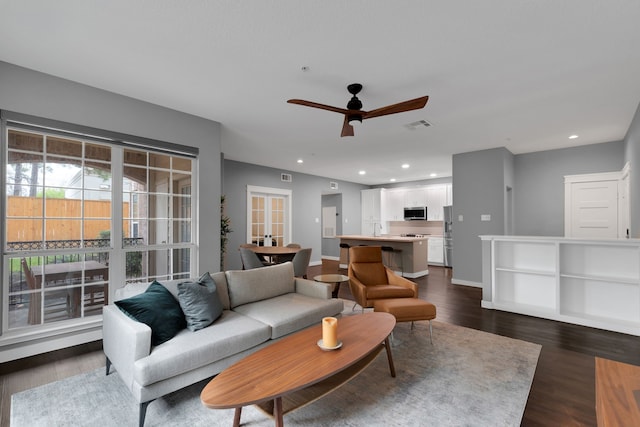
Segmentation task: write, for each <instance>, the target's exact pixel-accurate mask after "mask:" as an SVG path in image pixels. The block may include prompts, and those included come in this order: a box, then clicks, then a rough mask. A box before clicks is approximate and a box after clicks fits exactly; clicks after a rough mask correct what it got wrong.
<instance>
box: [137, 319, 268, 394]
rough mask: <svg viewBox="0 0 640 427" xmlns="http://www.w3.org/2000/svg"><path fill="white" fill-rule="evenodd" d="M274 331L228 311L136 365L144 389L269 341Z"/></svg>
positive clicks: (160, 347)
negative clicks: (211, 322)
mask: <svg viewBox="0 0 640 427" xmlns="http://www.w3.org/2000/svg"><path fill="white" fill-rule="evenodd" d="M270 336H271V328H269V326H267V325H265V324H264V323H261V322H259V321H257V320H255V319H252V318H250V317H246V316H243V315H241V314H238V313H235V312H233V311H227V310H225V311H224V312H223V313H222V316H220V318H219V319H218V320H216V321H215V322H214V323H213V324H212V325H210V326H207V327H206V328H204V329H200V330H199V331H196V332H190V331H188V330H186V329H184V330H182V331H180V332H179V333H178V334H177V335H176V336H175V337H173V339H172V340H170V341H167V342H165V343H164V344H161V345H159V346H157V347H154V348H153V350H152V352H151V354H149V355H148V356H147V357H143V358H142V359H139V360H137V361H136V362H135V363H134V374H133V375H134V378H135V381H136V382H137V383H139V384H140V385H141V386H148V385H150V384H154V383H156V382H158V381H162V380H165V379H167V378H171V377H174V376H176V375H180V374H183V373H185V372H189V371H192V370H194V369H197V368H200V367H202V366H206V365H208V364H211V363H213V362H215V361H217V360H221V359H224V358H225V357H228V356H232V355H234V354H237V353H240V352H242V351H245V350H247V349H250V348H252V347H255V346H257V345H259V344H261V343H264V342H266V341H268V340H269V337H270Z"/></svg>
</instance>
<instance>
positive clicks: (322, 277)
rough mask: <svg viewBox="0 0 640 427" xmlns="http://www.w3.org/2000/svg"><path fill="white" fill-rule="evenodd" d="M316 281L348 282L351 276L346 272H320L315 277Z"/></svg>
mask: <svg viewBox="0 0 640 427" xmlns="http://www.w3.org/2000/svg"><path fill="white" fill-rule="evenodd" d="M313 280H315V281H316V282H327V283H338V282H346V281H348V280H349V276H345V275H344V274H319V275H317V276H314V277H313Z"/></svg>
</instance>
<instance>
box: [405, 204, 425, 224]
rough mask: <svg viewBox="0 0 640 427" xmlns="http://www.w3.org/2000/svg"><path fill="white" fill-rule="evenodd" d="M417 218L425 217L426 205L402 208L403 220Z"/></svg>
mask: <svg viewBox="0 0 640 427" xmlns="http://www.w3.org/2000/svg"><path fill="white" fill-rule="evenodd" d="M418 219H425V220H426V219H427V207H426V206H424V207H422V206H420V207H413V208H404V220H405V221H414V220H418Z"/></svg>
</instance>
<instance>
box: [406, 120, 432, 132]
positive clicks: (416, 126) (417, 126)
mask: <svg viewBox="0 0 640 427" xmlns="http://www.w3.org/2000/svg"><path fill="white" fill-rule="evenodd" d="M404 126H405V127H406V128H407V129H410V130H416V129H420V128H423V127H425V128H428V127H430V126H431V123H429V122H428V121H426V120H418V121H417V122H413V123H409V124H406V125H404Z"/></svg>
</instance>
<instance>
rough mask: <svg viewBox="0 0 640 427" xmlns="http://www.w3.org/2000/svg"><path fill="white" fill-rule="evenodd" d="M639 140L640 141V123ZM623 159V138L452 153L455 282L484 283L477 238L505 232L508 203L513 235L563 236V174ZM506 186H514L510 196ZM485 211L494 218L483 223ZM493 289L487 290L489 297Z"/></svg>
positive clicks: (607, 168) (613, 167) (607, 167)
mask: <svg viewBox="0 0 640 427" xmlns="http://www.w3.org/2000/svg"><path fill="white" fill-rule="evenodd" d="M639 121H640V120H639ZM636 138H637V139H638V140H640V125H639V126H638V132H637V134H636ZM627 151H628V150H627ZM624 163H625V144H624V142H622V141H617V142H607V143H602V144H593V145H583V146H579V147H572V148H564V149H559V150H548V151H540V152H536V153H528V154H518V155H512V154H511V153H510V152H509V151H508V150H507V149H505V148H496V149H491V150H483V151H476V152H471V153H463V154H456V155H454V156H453V214H454V225H453V275H454V276H453V278H452V280H454V281H456V282H458V283H463V284H464V283H470V284H473V283H481V282H482V281H483V276H482V265H481V264H482V247H481V244H480V241H479V239H478V236H479V235H483V234H496V235H502V234H506V231H507V228H508V227H507V225H508V223H507V219H508V216H509V212H510V208H509V203H510V201H511V202H512V203H513V208H512V210H511V211H512V212H513V222H514V227H513V230H514V233H513V234H516V235H528V236H564V176H565V175H576V174H586V173H599V172H614V171H619V170H621V169H622V168H623V166H624ZM631 185H632V197H633V188H635V187H633V185H634V183H633V182H632V184H631ZM507 187H511V188H512V190H511V194H510V195H508V193H507V191H506V188H507ZM496 211H500V213H499V214H494V212H496ZM487 213H489V214H491V221H490V222H482V221H480V215H481V214H487ZM461 214H462V215H464V221H463V222H462V223H460V222H458V215H461ZM632 216H633V211H632ZM636 225H637V224H636ZM485 250H486V249H485ZM489 292H490V290H489V289H486V290H485V299H486V297H487V294H488V293H489Z"/></svg>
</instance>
